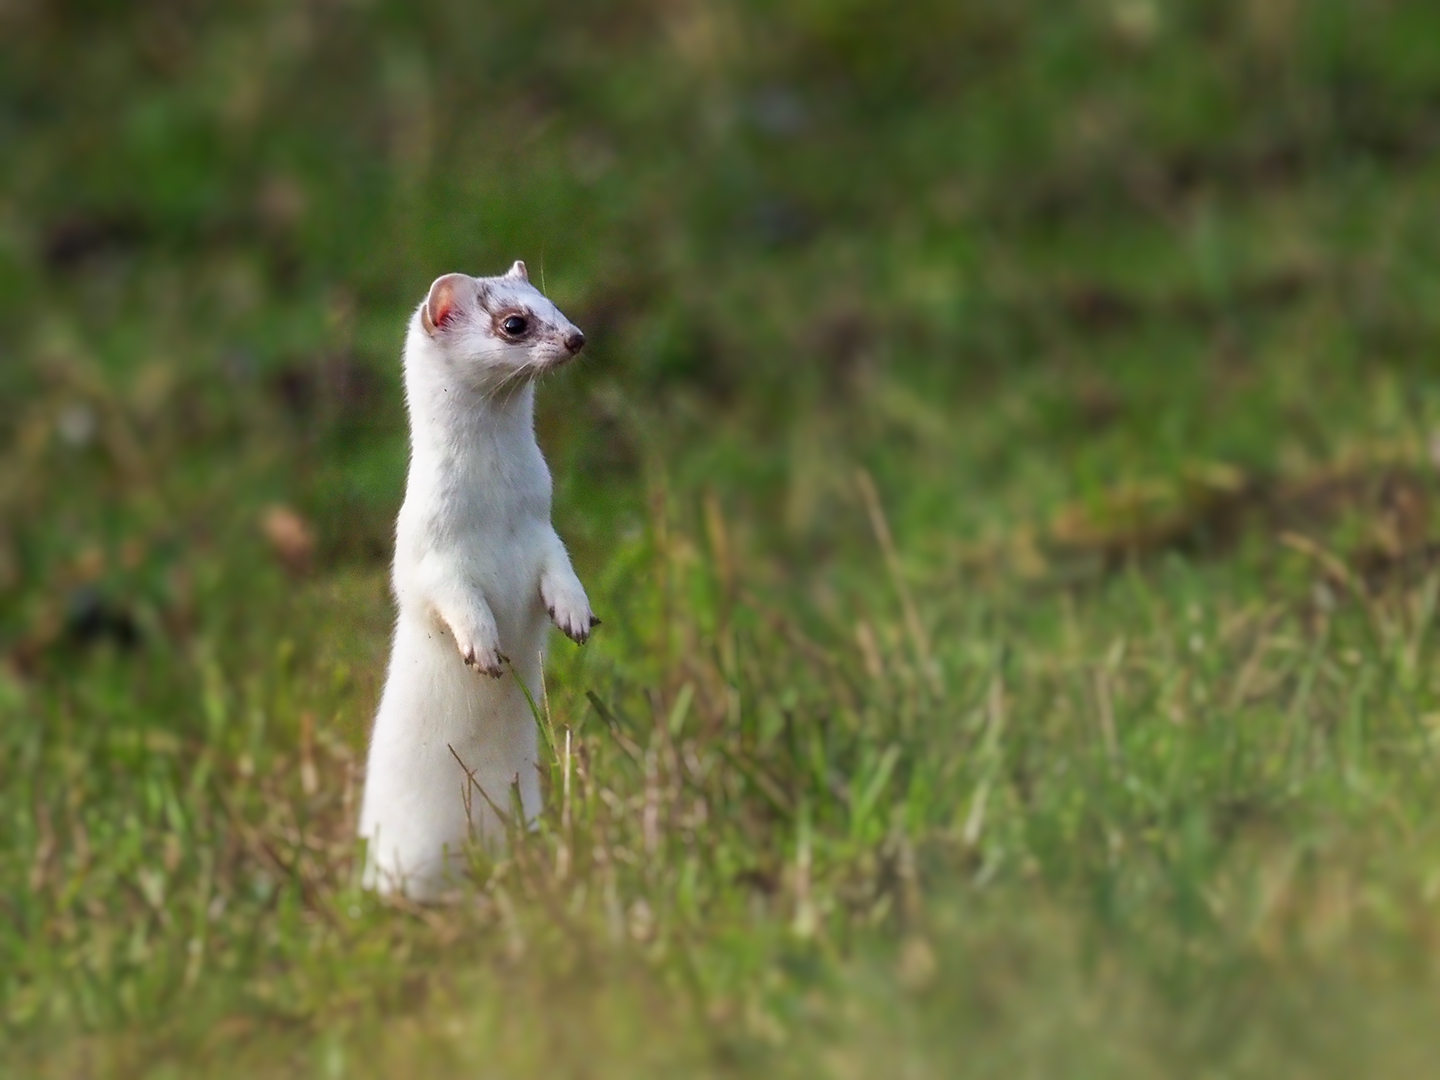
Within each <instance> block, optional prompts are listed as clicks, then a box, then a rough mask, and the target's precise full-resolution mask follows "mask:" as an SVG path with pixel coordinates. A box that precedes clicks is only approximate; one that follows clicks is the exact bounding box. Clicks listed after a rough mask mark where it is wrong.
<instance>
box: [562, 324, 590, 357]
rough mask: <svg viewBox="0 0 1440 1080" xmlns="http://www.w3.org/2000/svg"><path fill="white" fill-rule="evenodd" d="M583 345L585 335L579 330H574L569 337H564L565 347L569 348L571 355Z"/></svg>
mask: <svg viewBox="0 0 1440 1080" xmlns="http://www.w3.org/2000/svg"><path fill="white" fill-rule="evenodd" d="M584 347H585V335H584V334H582V333H581V332H580V331H579V330H576V331H575V332H574V333H572V334H571V335H570V336H569V337H567V338H566V339H565V348H567V349H569V350H570V355H571V356H574V355H575V354H576V353H577V352H579V351H580V350H581V349H583V348H584Z"/></svg>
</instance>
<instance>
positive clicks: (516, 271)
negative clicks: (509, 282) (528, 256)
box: [505, 259, 530, 281]
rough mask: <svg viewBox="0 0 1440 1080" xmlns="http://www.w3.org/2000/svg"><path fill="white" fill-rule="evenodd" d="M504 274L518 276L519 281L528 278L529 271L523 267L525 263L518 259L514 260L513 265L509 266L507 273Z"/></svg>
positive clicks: (527, 279)
mask: <svg viewBox="0 0 1440 1080" xmlns="http://www.w3.org/2000/svg"><path fill="white" fill-rule="evenodd" d="M505 276H506V277H514V278H519V279H520V280H521V281H529V280H530V272H529V271H528V270H526V269H525V264H524V263H523V262H521V261H520V260H519V259H516V260H515V265H514V266H512V267H510V271H509V273H507V274H506V275H505Z"/></svg>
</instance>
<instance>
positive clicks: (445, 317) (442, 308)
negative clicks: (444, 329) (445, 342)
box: [430, 280, 456, 326]
mask: <svg viewBox="0 0 1440 1080" xmlns="http://www.w3.org/2000/svg"><path fill="white" fill-rule="evenodd" d="M455 308H456V304H455V287H454V285H452V284H451V283H450V282H449V281H444V280H442V281H437V282H436V283H435V288H434V289H432V290H431V292H430V321H431V322H432V323H434V324H435V325H436V326H444V325H445V324H446V323H447V322H448V321H449V320H450V318H451V316H453V315H454V314H455Z"/></svg>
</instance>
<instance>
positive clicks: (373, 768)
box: [360, 262, 600, 900]
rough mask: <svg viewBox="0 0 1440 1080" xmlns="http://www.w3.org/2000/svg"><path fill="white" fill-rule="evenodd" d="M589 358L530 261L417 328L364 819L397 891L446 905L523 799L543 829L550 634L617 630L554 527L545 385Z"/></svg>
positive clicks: (444, 281)
mask: <svg viewBox="0 0 1440 1080" xmlns="http://www.w3.org/2000/svg"><path fill="white" fill-rule="evenodd" d="M584 344H585V335H584V334H582V333H581V332H580V331H579V330H578V329H577V328H576V327H575V326H574V325H573V324H572V323H571V322H570V321H569V320H568V319H566V318H565V316H564V315H562V314H561V313H560V311H559V310H558V309H557V308H556V307H555V305H554V304H552V303H551V302H550V301H549V300H548V299H546V298H545V296H544V295H543V294H542V293H541V292H540V291H539V290H538V289H536V288H535V287H534V286H533V285H531V284H530V279H529V276H528V275H527V274H526V272H525V264H524V263H522V262H517V263H515V265H514V266H512V267H511V268H510V270H509V272H508V273H506V274H505V275H503V276H501V277H490V278H474V277H469V276H467V275H465V274H446V275H445V276H444V277H442V278H439V279H437V280H436V282H435V283H434V284H433V285H431V286H430V294H429V296H427V297H426V298H425V302H424V303H423V304H421V305H420V307H419V308H418V309H417V310H416V312H415V314H414V315H413V317H412V318H411V319H410V329H409V334H408V336H407V337H406V340H405V359H404V364H405V400H406V405H407V407H408V409H409V413H410V474H409V479H408V481H407V484H406V488H405V503H404V505H403V506H402V507H401V508H400V518H399V521H398V523H397V525H396V530H395V532H396V535H395V565H394V574H393V583H394V589H395V598H396V600H397V602H398V605H399V617H398V618H397V620H396V624H395V642H394V647H393V649H392V651H391V655H390V668H389V673H388V674H387V676H386V680H385V690H384V693H383V694H382V696H381V698H380V708H379V711H378V713H377V714H376V717H375V730H374V733H373V734H372V736H371V739H370V757H369V764H368V765H367V767H366V780H365V797H364V802H363V805H362V807H361V811H360V835H361V836H362V837H364V838H365V840H366V841H367V856H366V867H365V883H366V885H367V886H368V887H371V888H375V889H378V890H380V891H381V892H385V893H389V892H403V893H404V894H405V895H407V896H409V897H411V898H414V899H420V900H424V899H429V898H432V897H433V896H434V895H435V894H436V893H437V892H439V891H440V890H441V889H442V888H443V887H444V886H445V884H446V881H447V879H449V878H450V876H451V875H452V874H453V872H454V871H455V870H456V869H457V866H458V857H459V856H460V855H461V848H462V847H463V845H464V844H465V842H466V841H467V840H469V839H472V838H477V839H479V840H481V842H484V843H488V844H489V845H491V846H492V847H493V846H494V845H496V844H497V843H499V842H501V841H503V837H504V832H503V822H502V821H501V819H500V816H499V815H500V814H506V815H508V814H509V813H510V812H511V808H512V806H513V805H514V801H515V800H514V794H513V793H514V792H515V791H516V789H517V788H518V795H519V798H518V802H519V806H520V807H521V809H522V811H523V813H524V815H525V817H526V818H529V817H531V816H532V815H533V814H534V813H535V812H536V811H537V810H538V809H539V806H540V785H539V776H538V774H537V772H536V769H537V760H536V757H537V745H536V731H535V719H534V716H533V714H532V712H531V709H530V705H529V702H527V700H526V695H525V690H526V689H528V690H529V693H530V696H531V697H532V698H533V699H534V700H536V701H539V700H540V678H541V663H542V659H543V658H542V653H543V650H544V648H545V637H546V631H547V629H548V625H547V624H548V621H550V620H553V621H554V623H555V625H556V626H558V627H559V628H560V629H561V630H562V631H564V632H565V633H566V634H567V635H568V636H569V637H571V638H573V639H574V640H575V641H577V642H583V641H585V639H586V638H587V637H589V635H590V630H591V628H592V627H594V626H596V625H598V623H599V621H600V620H599V619H597V618H595V616H594V615H593V614H592V613H591V611H590V602H589V600H588V599H587V598H586V596H585V588H584V586H582V585H581V584H580V580H579V578H577V577H576V576H575V571H574V569H573V568H572V567H571V565H570V557H569V556H568V555H567V554H566V552H565V545H564V544H562V543H561V542H560V537H559V536H557V535H556V534H555V530H554V528H553V527H552V526H551V524H550V470H549V469H548V468H546V466H545V459H544V458H543V457H541V455H540V448H539V446H537V445H536V443H535V432H534V409H535V385H534V384H535V379H536V377H537V376H539V375H541V374H543V373H544V372H546V371H552V370H554V369H555V368H557V367H559V366H560V365H561V364H564V363H565V362H566V361H567V360H570V359H571V358H572V357H574V356H575V354H576V353H578V352H579V351H580V349H581V347H582V346H584ZM522 682H523V684H524V688H522V686H521V683H522Z"/></svg>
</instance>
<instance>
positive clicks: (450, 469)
mask: <svg viewBox="0 0 1440 1080" xmlns="http://www.w3.org/2000/svg"><path fill="white" fill-rule="evenodd" d="M422 333H423V331H422ZM430 347H431V346H430V345H429V343H428V342H427V341H424V340H423V339H419V338H418V337H417V335H416V334H415V333H412V334H411V337H410V340H409V342H408V343H407V345H406V363H405V397H406V405H407V407H408V409H409V412H410V483H411V484H412V485H414V484H416V483H417V482H418V483H421V484H424V485H425V486H427V487H428V486H430V485H432V484H436V483H439V484H441V485H444V486H445V487H450V486H452V485H459V486H461V487H464V488H474V487H475V486H476V485H480V486H489V485H491V484H493V483H495V482H496V481H504V480H505V479H506V478H507V477H509V476H511V475H513V473H514V472H515V470H516V469H517V467H518V466H519V465H520V463H521V462H524V461H526V460H527V458H528V456H529V454H530V453H531V452H532V448H534V447H535V388H534V385H533V384H531V383H528V382H527V383H524V384H522V385H519V386H517V387H515V388H513V389H510V390H505V391H502V392H500V393H498V394H494V395H491V396H485V395H482V394H479V393H477V392H476V391H474V390H473V389H471V388H468V387H462V386H459V385H456V384H455V383H454V380H451V379H448V378H447V377H446V375H445V373H444V371H445V369H444V367H443V366H442V365H440V364H435V363H427V362H425V361H426V360H428V359H429V358H428V357H425V356H419V355H415V354H414V350H419V349H428V348H430ZM535 452H537V453H538V451H535Z"/></svg>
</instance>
